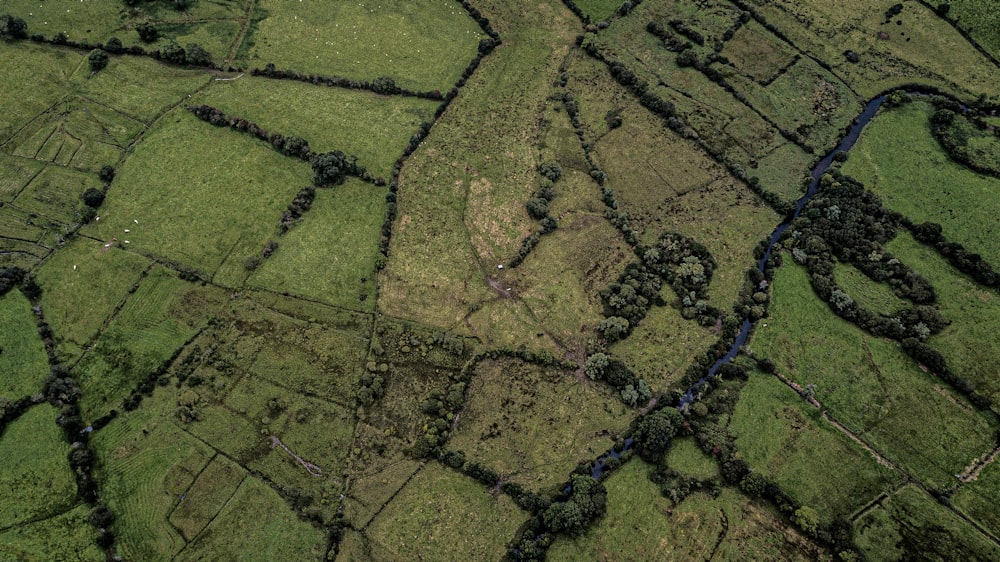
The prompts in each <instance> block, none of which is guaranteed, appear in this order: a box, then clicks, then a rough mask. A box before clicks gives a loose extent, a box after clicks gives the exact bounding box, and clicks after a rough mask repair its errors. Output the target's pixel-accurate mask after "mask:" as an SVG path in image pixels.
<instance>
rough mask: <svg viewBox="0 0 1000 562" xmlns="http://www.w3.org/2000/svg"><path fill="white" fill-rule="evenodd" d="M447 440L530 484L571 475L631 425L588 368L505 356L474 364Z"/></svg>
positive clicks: (451, 445) (542, 484) (539, 485)
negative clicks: (586, 372)
mask: <svg viewBox="0 0 1000 562" xmlns="http://www.w3.org/2000/svg"><path fill="white" fill-rule="evenodd" d="M467 392H468V394H467V395H468V397H469V398H468V400H467V402H466V404H465V407H464V408H463V409H462V411H461V415H460V416H459V420H458V423H457V424H456V425H455V429H454V431H453V432H452V436H451V438H450V440H449V442H448V447H449V448H452V449H457V450H460V451H464V452H465V455H466V458H468V459H470V460H475V461H476V462H478V463H480V464H483V465H485V466H488V467H490V468H492V469H493V470H495V471H497V472H498V473H499V474H501V475H503V476H504V477H505V478H509V479H510V480H513V481H515V482H519V483H521V484H523V485H525V486H526V487H528V488H529V489H536V490H537V489H541V488H545V487H547V486H553V485H556V484H559V483H561V482H563V481H565V480H566V478H567V476H568V475H569V473H570V472H572V470H573V467H575V466H576V465H577V463H579V462H582V461H585V460H587V459H593V458H596V457H598V456H600V455H601V454H602V453H604V452H605V451H607V450H608V449H610V448H611V446H612V445H614V435H615V434H618V433H619V432H621V431H623V430H624V429H626V427H627V425H628V420H629V418H630V417H631V415H630V412H629V409H628V408H626V407H625V406H624V405H622V404H621V402H620V401H619V399H618V397H617V396H614V395H613V394H611V393H610V392H609V391H608V390H607V389H606V388H605V387H604V386H602V385H600V384H599V383H594V382H592V381H590V380H589V379H587V378H586V376H585V375H576V374H574V373H572V372H566V371H561V370H555V369H543V368H541V367H537V366H533V365H529V364H525V363H522V362H521V361H519V360H512V359H502V360H497V361H484V362H482V363H480V364H479V365H478V366H477V367H476V374H475V378H474V379H473V381H472V382H471V383H470V384H469V389H468V391H467Z"/></svg>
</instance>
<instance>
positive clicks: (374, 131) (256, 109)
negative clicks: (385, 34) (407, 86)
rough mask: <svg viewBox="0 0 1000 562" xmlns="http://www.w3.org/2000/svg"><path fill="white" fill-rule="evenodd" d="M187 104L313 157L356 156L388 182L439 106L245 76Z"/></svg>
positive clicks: (218, 83)
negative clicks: (302, 147)
mask: <svg viewBox="0 0 1000 562" xmlns="http://www.w3.org/2000/svg"><path fill="white" fill-rule="evenodd" d="M188 103H189V104H190V105H196V104H199V103H205V104H208V105H211V106H213V107H217V108H219V109H221V110H222V111H224V112H226V113H228V114H230V115H238V116H240V117H243V118H246V119H248V120H250V121H253V122H255V123H257V124H258V125H260V126H261V127H262V128H264V129H267V130H268V131H271V132H277V133H281V134H283V135H285V136H286V137H289V136H293V135H294V136H300V137H302V138H304V139H306V140H307V141H309V143H310V144H309V146H310V147H311V148H312V149H313V151H315V152H327V151H331V150H340V151H342V152H344V153H345V154H350V155H353V156H357V157H358V163H359V164H361V165H363V166H365V167H366V168H367V169H368V171H369V172H370V173H372V174H373V175H376V176H382V177H384V178H386V179H388V177H389V174H390V173H391V171H392V165H393V163H395V161H396V159H397V158H398V157H399V155H400V154H402V153H403V149H404V148H406V144H407V143H408V142H409V140H410V137H411V136H412V135H413V134H414V133H416V132H417V128H418V127H419V126H420V124H421V123H422V122H424V121H427V122H429V121H431V120H432V119H433V117H434V110H435V109H437V106H438V104H439V103H440V102H436V101H433V100H425V99H419V98H406V97H401V96H381V95H378V94H375V93H373V92H368V91H363V90H346V89H342V88H327V87H317V86H314V85H312V84H306V83H303V82H297V81H292V80H272V79H268V78H261V77H254V76H250V75H244V76H243V77H242V78H239V79H237V80H231V81H216V82H213V83H212V87H211V88H208V89H207V90H205V91H204V92H203V93H201V94H199V95H198V96H197V97H195V98H192V99H191V101H190V102H188Z"/></svg>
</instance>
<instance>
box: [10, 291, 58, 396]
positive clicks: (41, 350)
mask: <svg viewBox="0 0 1000 562" xmlns="http://www.w3.org/2000/svg"><path fill="white" fill-rule="evenodd" d="M0 326H3V330H2V331H0V350H2V351H0V373H3V377H2V378H0V396H3V397H5V398H9V399H11V400H16V399H18V398H21V397H23V396H28V395H31V394H35V393H37V392H39V391H40V390H41V389H42V381H44V380H45V376H46V375H47V374H48V372H49V362H48V358H47V357H46V355H45V345H44V344H43V343H42V339H41V338H40V337H39V336H38V332H37V331H36V328H35V315H34V314H32V313H31V303H30V302H28V299H26V298H24V295H22V294H21V293H20V292H19V291H16V290H14V291H11V292H9V293H7V294H6V295H4V296H3V297H0Z"/></svg>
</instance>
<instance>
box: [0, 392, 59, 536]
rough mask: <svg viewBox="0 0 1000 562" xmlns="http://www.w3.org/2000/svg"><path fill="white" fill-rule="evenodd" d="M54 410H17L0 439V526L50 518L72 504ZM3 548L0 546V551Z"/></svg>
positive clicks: (50, 408) (56, 412)
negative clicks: (0, 494) (1, 495)
mask: <svg viewBox="0 0 1000 562" xmlns="http://www.w3.org/2000/svg"><path fill="white" fill-rule="evenodd" d="M58 416H59V411H58V410H56V409H55V408H54V407H52V406H49V405H48V404H40V405H38V406H35V407H33V408H31V409H29V410H28V411H27V412H25V413H23V414H22V415H21V417H19V418H18V419H16V420H15V421H14V422H12V423H11V424H10V425H9V426H8V427H7V428H6V430H5V431H4V434H3V437H2V439H0V490H3V491H4V500H3V502H0V529H6V528H9V527H11V526H13V525H17V524H21V523H26V522H31V521H37V520H40V519H44V518H46V517H52V516H54V515H58V514H60V513H63V512H65V511H67V510H69V509H70V508H71V507H73V506H74V505H76V503H77V501H78V500H77V497H76V479H75V478H74V475H73V470H72V469H71V468H70V467H69V463H67V462H66V458H67V456H68V455H69V451H70V449H69V443H67V442H66V439H65V438H64V437H63V432H62V429H61V428H60V427H59V426H58V425H56V418H57V417H58ZM2 552H3V547H2V546H0V553H2Z"/></svg>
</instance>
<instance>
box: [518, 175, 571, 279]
mask: <svg viewBox="0 0 1000 562" xmlns="http://www.w3.org/2000/svg"><path fill="white" fill-rule="evenodd" d="M538 173H539V175H541V176H542V180H541V184H540V185H539V187H538V190H537V191H536V192H535V194H534V196H533V197H532V198H531V199H528V202H527V203H525V205H524V206H525V208H526V209H527V210H528V215H530V216H531V218H533V219H535V220H537V221H538V222H539V228H538V232H535V233H533V234H531V235H530V236H528V237H527V238H525V239H524V241H523V242H521V249H520V250H518V252H517V255H516V256H514V258H513V259H512V260H510V263H509V264H508V267H517V266H519V265H521V262H523V261H524V258H526V257H528V254H529V253H531V250H533V249H534V248H535V246H537V245H538V241H539V239H540V238H541V236H543V235H545V234H548V233H550V232H552V231H554V230H555V229H556V228H557V226H558V224H557V223H556V219H554V218H553V217H552V216H551V215H550V214H549V203H551V202H552V200H553V199H555V196H556V188H555V185H556V182H557V181H559V178H561V177H562V168H560V167H559V164H556V163H555V162H546V163H544V164H539V166H538Z"/></svg>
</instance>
